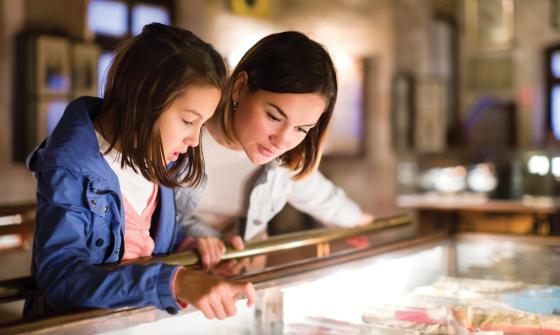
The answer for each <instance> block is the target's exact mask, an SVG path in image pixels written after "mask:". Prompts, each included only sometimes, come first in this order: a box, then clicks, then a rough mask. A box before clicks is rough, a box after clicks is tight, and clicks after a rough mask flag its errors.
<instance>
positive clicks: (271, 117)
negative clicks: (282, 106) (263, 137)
mask: <svg viewBox="0 0 560 335" xmlns="http://www.w3.org/2000/svg"><path fill="white" fill-rule="evenodd" d="M266 115H267V116H268V118H269V119H271V120H272V121H274V122H280V121H281V120H280V118H277V117H276V116H274V114H272V113H269V112H267V113H266Z"/></svg>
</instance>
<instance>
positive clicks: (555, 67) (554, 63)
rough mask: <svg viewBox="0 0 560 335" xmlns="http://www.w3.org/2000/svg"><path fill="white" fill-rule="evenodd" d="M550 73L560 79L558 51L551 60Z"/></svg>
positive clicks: (559, 52)
mask: <svg viewBox="0 0 560 335" xmlns="http://www.w3.org/2000/svg"><path fill="white" fill-rule="evenodd" d="M550 71H552V74H553V75H554V77H556V78H560V51H556V52H554V53H553V54H552V57H551V59H550Z"/></svg>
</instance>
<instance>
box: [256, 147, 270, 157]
mask: <svg viewBox="0 0 560 335" xmlns="http://www.w3.org/2000/svg"><path fill="white" fill-rule="evenodd" d="M257 150H259V153H260V154H261V155H263V156H266V157H272V156H274V151H272V150H270V149H268V148H267V147H265V146H264V145H261V144H259V145H258V146H257Z"/></svg>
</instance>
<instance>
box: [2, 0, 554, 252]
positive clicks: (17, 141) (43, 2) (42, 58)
mask: <svg viewBox="0 0 560 335" xmlns="http://www.w3.org/2000/svg"><path fill="white" fill-rule="evenodd" d="M154 21H156V22H162V23H167V24H173V25H177V26H180V27H183V28H186V29H189V30H192V31H193V32H194V33H195V34H197V35H199V36H200V37H202V38H203V39H205V40H206V41H209V42H210V43H212V44H213V45H214V46H215V47H216V49H217V50H218V51H219V52H221V53H222V55H223V56H224V59H225V60H226V61H227V63H228V64H229V66H230V68H233V67H234V66H235V64H236V62H237V61H238V60H239V58H240V57H241V55H243V53H244V52H245V51H246V50H247V49H248V48H249V47H250V46H252V45H253V44H254V43H255V42H256V41H257V40H259V39H260V38H262V37H264V36H265V35H268V34H270V33H274V32H279V31H284V30H298V31H302V32H304V33H306V34H307V35H309V36H310V37H311V38H313V39H315V40H317V41H319V42H320V43H322V44H323V45H324V46H325V47H326V48H327V49H328V51H329V52H330V53H331V55H332V57H333V59H334V61H335V65H336V67H337V71H338V76H339V81H340V92H339V99H338V103H337V109H336V112H335V120H334V122H333V128H332V130H331V135H330V136H331V137H330V141H329V145H328V148H327V150H326V154H325V157H324V159H323V161H322V163H321V167H320V168H321V170H322V171H323V172H324V173H325V174H326V175H327V176H328V177H329V178H331V179H332V180H333V181H334V182H335V183H337V184H338V185H340V186H341V187H342V188H344V189H345V190H346V191H347V193H348V194H349V195H350V197H352V198H354V199H356V201H357V202H358V203H360V205H362V207H363V208H364V209H365V210H366V211H368V212H371V213H373V214H374V215H376V216H378V217H380V216H385V215H389V214H393V213H395V212H400V211H405V210H412V211H414V212H415V213H418V214H419V216H420V218H422V215H424V214H423V213H424V212H428V214H429V215H430V216H429V217H428V219H426V220H431V221H433V220H435V218H437V219H438V220H439V219H441V218H443V219H442V220H448V221H449V220H453V221H460V223H461V224H464V225H466V227H469V228H476V225H477V222H480V220H482V221H484V222H487V221H488V222H493V224H494V225H495V227H494V228H491V229H495V230H498V231H504V230H505V231H507V232H517V233H531V232H540V233H542V234H555V233H557V231H558V229H557V224H556V223H555V218H556V208H557V206H556V194H557V193H558V192H557V189H558V188H559V184H558V181H559V180H560V151H558V150H557V149H558V147H559V144H560V1H557V0H532V1H524V0H321V1H319V0H309V1H296V0H208V1H203V0H176V1H172V0H169V1H163V0H162V1H146V0H142V1H141V0H111V1H102V0H89V1H88V0H0V46H1V47H0V127H1V131H0V190H1V191H0V207H1V208H2V211H3V212H2V213H0V214H3V215H7V216H9V217H10V219H7V220H6V225H9V224H12V223H14V217H13V215H12V214H14V213H16V214H17V213H21V212H22V210H23V209H26V208H29V207H32V206H33V203H34V199H35V194H34V192H35V181H34V179H33V177H32V175H31V174H30V173H29V172H28V171H27V169H26V168H25V165H24V160H25V157H26V155H27V154H28V153H29V152H30V151H31V150H32V148H33V147H34V146H36V145H37V144H38V143H40V141H42V139H44V137H45V136H47V135H48V134H49V132H50V131H51V130H52V129H53V127H54V126H55V125H56V122H57V121H58V118H59V117H60V115H61V113H62V112H63V110H64V107H65V106H66V104H67V103H68V102H69V101H71V100H72V99H73V98H75V97H77V96H81V95H100V92H102V90H103V85H104V78H105V74H106V71H107V67H108V65H109V64H110V62H111V59H112V55H113V52H114V49H115V48H116V47H117V46H118V45H119V43H120V42H122V41H123V40H125V39H126V38H129V37H131V36H134V35H136V34H138V33H139V32H140V31H141V28H142V26H143V25H144V24H146V23H150V22H154ZM441 211H443V212H444V215H441V213H439V212H441ZM473 211H474V212H476V213H475V216H474V219H473V217H472V216H471V217H470V218H466V219H464V220H463V219H462V217H459V216H457V214H458V213H459V214H461V213H462V212H473ZM487 212H490V213H491V215H487ZM434 213H435V214H434ZM438 213H439V214H438ZM282 215H285V218H287V219H282V220H280V219H279V220H280V221H282V224H276V225H274V224H273V225H271V230H272V233H280V232H284V231H290V230H293V229H297V227H299V226H301V225H304V226H307V227H309V226H313V225H314V223H313V222H312V220H310V219H309V218H302V217H300V216H299V215H298V214H295V213H293V211H290V209H288V210H286V211H285V212H284V213H283V214H282ZM434 215H437V216H434ZM476 215H478V216H476ZM512 215H513V216H512ZM18 220H19V222H22V221H25V218H21V217H19V218H16V219H15V221H18ZM279 220H277V222H280V221H279ZM512 222H514V223H515V227H514V226H513V223H512ZM13 231H14V230H10V229H8V228H6V229H5V230H4V233H2V232H0V235H3V236H4V237H5V236H7V235H10V234H9V233H10V232H13ZM12 235H13V234H12ZM4 241H5V242H6V243H7V245H9V244H10V243H15V244H19V245H21V243H22V240H21V236H19V237H18V236H12V237H6V238H5V239H4Z"/></svg>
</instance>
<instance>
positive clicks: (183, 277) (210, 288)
mask: <svg viewBox="0 0 560 335" xmlns="http://www.w3.org/2000/svg"><path fill="white" fill-rule="evenodd" d="M178 271H179V272H178V273H177V277H176V279H175V284H174V285H175V287H174V289H175V294H176V297H177V299H179V300H180V301H186V302H188V303H189V304H191V305H193V306H194V307H196V308H198V309H200V310H201V311H202V313H203V314H204V316H205V317H206V318H208V319H214V318H217V319H219V320H223V319H225V318H226V317H230V316H234V315H236V314H237V309H236V308H235V301H236V300H238V299H241V298H243V297H245V298H247V307H251V306H252V305H253V304H254V302H255V295H256V292H255V287H254V286H253V284H251V283H241V282H227V281H225V280H222V279H219V278H218V277H215V276H212V275H209V274H207V273H204V272H201V271H195V270H188V269H186V268H180V269H179V270H178Z"/></svg>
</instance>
